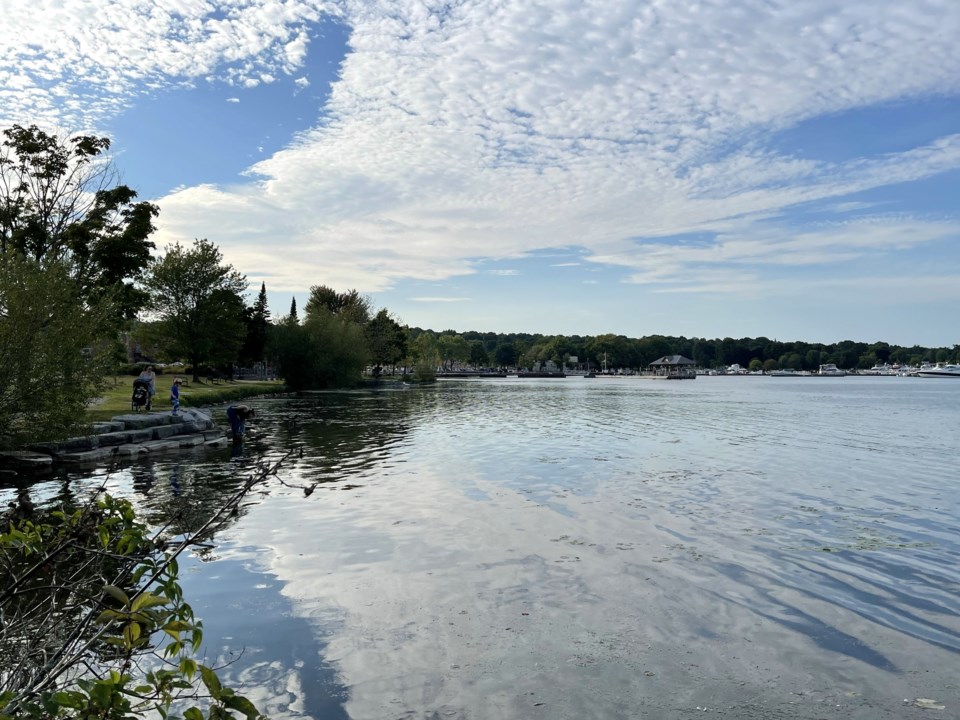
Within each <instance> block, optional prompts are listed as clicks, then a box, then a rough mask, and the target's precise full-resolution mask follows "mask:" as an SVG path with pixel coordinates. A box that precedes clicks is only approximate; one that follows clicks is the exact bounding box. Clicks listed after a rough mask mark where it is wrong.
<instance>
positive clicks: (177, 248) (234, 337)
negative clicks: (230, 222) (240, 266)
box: [145, 239, 247, 381]
mask: <svg viewBox="0 0 960 720" xmlns="http://www.w3.org/2000/svg"><path fill="white" fill-rule="evenodd" d="M145 284H146V287H147V288H148V290H149V292H150V296H151V307H152V309H153V311H154V312H155V313H156V315H157V316H158V317H159V318H160V322H161V329H162V332H163V334H164V336H165V338H166V339H167V342H168V344H169V346H170V351H171V352H172V353H173V354H175V355H181V356H183V357H185V358H186V359H187V360H188V361H189V362H190V364H191V365H192V366H193V379H194V381H197V380H199V379H200V368H201V364H202V363H210V364H215V365H218V366H226V365H232V363H233V362H235V361H236V358H237V353H238V352H239V350H240V346H241V343H242V342H243V336H244V325H243V318H242V314H243V299H242V297H241V293H243V292H244V291H245V290H246V288H247V279H246V277H244V276H243V275H241V274H240V273H239V272H237V271H236V270H234V268H233V266H232V265H225V264H223V256H222V255H221V254H220V250H219V249H218V248H217V246H216V245H214V244H213V243H211V242H210V241H208V240H206V239H204V240H196V241H194V244H193V248H192V249H187V248H184V247H182V246H181V245H180V243H176V244H175V245H173V246H171V247H169V248H167V254H166V255H165V256H164V257H163V258H161V259H158V260H155V261H154V262H153V263H152V264H151V267H150V272H149V273H148V275H147V277H146V280H145Z"/></svg>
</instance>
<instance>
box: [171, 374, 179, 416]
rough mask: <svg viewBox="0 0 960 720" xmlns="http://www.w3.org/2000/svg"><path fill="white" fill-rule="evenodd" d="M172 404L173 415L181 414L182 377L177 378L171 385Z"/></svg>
mask: <svg viewBox="0 0 960 720" xmlns="http://www.w3.org/2000/svg"><path fill="white" fill-rule="evenodd" d="M170 404H171V405H173V411H172V412H171V413H170V414H171V415H179V414H180V412H179V411H180V378H175V379H174V381H173V385H171V386H170Z"/></svg>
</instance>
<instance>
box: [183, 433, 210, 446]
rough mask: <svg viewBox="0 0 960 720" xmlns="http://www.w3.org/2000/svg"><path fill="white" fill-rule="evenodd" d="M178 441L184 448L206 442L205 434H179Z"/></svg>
mask: <svg viewBox="0 0 960 720" xmlns="http://www.w3.org/2000/svg"><path fill="white" fill-rule="evenodd" d="M177 441H178V442H179V444H180V447H182V448H188V447H196V446H197V445H203V443H204V442H205V441H204V439H203V435H179V436H177Z"/></svg>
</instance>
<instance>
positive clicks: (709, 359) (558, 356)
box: [409, 328, 960, 370]
mask: <svg viewBox="0 0 960 720" xmlns="http://www.w3.org/2000/svg"><path fill="white" fill-rule="evenodd" d="M421 335H425V336H428V337H429V338H430V340H431V341H432V342H430V344H431V345H433V344H435V347H436V348H437V350H438V353H439V355H440V358H441V360H442V361H443V362H444V364H450V363H453V362H461V363H467V364H471V365H476V366H495V367H516V366H519V367H531V366H533V365H534V364H536V363H538V362H539V363H546V362H547V361H552V362H554V363H555V364H557V365H560V364H561V363H565V364H567V365H570V364H571V361H570V358H574V357H575V358H577V361H576V364H577V365H579V366H581V367H587V365H588V364H589V367H590V368H602V367H604V364H606V367H607V368H608V369H644V368H646V367H647V366H648V365H649V364H650V363H651V362H653V361H654V360H656V359H658V358H660V357H663V356H664V355H683V356H685V357H688V358H690V359H691V360H694V361H695V362H696V363H697V365H699V366H701V367H704V368H721V367H729V366H730V365H734V364H736V365H740V366H741V367H743V368H751V369H758V368H762V369H765V370H776V369H781V368H783V369H786V368H793V369H794V370H816V369H817V368H819V366H820V365H822V364H824V363H835V364H836V365H837V366H838V367H841V368H848V369H855V368H859V369H867V368H870V367H873V366H874V365H877V364H883V363H889V364H891V365H892V364H896V363H899V364H908V365H919V364H920V363H922V362H924V361H927V362H957V361H960V345H954V346H953V347H952V348H948V347H939V348H929V347H920V346H918V345H914V346H912V347H902V346H899V345H890V344H888V343H885V342H875V343H864V342H854V341H852V340H844V341H842V342H838V343H833V344H824V343H808V342H801V341H795V342H782V341H779V340H770V339H769V338H765V337H758V338H739V339H734V338H722V339H720V338H715V339H710V340H708V339H706V338H686V337H670V336H665V335H648V336H646V337H642V338H629V337H626V336H624V335H613V334H607V335H596V336H580V335H539V334H529V333H494V332H475V331H469V332H463V333H457V332H455V331H453V330H444V331H442V332H434V331H432V330H423V329H421V328H410V329H409V345H410V346H411V347H416V346H417V345H418V344H422V343H423V341H424V340H425V339H426V338H424V339H421V340H420V341H419V342H418V338H419V337H420V336H421Z"/></svg>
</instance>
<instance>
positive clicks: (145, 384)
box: [130, 378, 150, 412]
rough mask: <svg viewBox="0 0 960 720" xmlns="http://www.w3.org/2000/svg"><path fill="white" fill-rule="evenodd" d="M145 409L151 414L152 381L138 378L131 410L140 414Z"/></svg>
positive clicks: (135, 382) (131, 399)
mask: <svg viewBox="0 0 960 720" xmlns="http://www.w3.org/2000/svg"><path fill="white" fill-rule="evenodd" d="M144 408H146V409H147V412H150V381H149V380H141V379H140V378H137V379H136V380H134V381H133V397H131V398H130V409H131V410H133V411H134V412H140V411H141V410H143V409H144Z"/></svg>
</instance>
